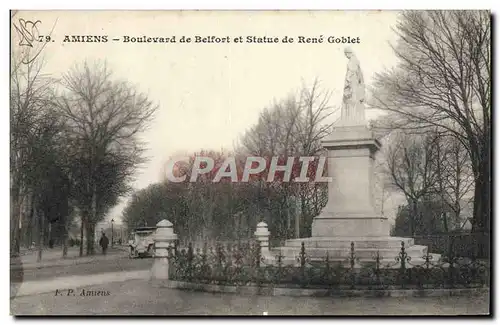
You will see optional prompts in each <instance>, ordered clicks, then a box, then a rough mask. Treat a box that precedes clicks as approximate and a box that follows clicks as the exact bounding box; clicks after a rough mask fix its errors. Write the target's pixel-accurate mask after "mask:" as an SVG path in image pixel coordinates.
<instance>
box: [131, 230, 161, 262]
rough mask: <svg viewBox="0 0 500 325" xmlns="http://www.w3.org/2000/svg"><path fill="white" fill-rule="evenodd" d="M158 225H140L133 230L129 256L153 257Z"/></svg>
mask: <svg viewBox="0 0 500 325" xmlns="http://www.w3.org/2000/svg"><path fill="white" fill-rule="evenodd" d="M155 231H156V227H139V228H135V230H134V231H133V232H132V234H131V236H132V239H130V240H129V258H136V257H153V255H154V238H153V236H154V234H155Z"/></svg>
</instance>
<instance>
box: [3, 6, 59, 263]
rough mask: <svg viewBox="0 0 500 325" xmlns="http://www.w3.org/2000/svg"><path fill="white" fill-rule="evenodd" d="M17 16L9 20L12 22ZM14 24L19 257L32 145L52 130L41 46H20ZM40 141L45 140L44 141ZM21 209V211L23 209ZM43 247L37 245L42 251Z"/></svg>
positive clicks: (13, 144) (14, 247) (14, 220)
mask: <svg viewBox="0 0 500 325" xmlns="http://www.w3.org/2000/svg"><path fill="white" fill-rule="evenodd" d="M15 17H16V12H13V13H12V15H11V19H12V21H13V22H14V18H15ZM16 28H17V27H16V24H15V22H14V23H13V24H12V25H11V29H12V31H13V33H12V38H11V49H12V50H11V56H10V58H11V66H10V68H11V70H10V105H9V107H10V150H11V155H10V172H11V173H10V177H11V187H10V197H11V211H10V214H11V220H10V221H11V223H10V224H11V247H10V251H11V254H13V255H17V254H19V249H20V241H21V227H22V224H21V221H22V220H23V219H25V218H23V216H22V211H27V210H30V208H29V207H27V205H31V204H33V202H32V201H30V200H29V198H30V197H31V196H32V195H35V193H34V189H33V188H32V187H33V186H34V184H35V183H37V182H38V180H35V179H34V178H35V177H36V176H40V173H35V172H34V166H35V165H36V164H37V163H38V162H37V159H38V158H40V157H37V156H35V155H34V153H33V147H32V146H33V144H34V142H36V141H38V140H40V139H41V138H39V137H38V136H39V135H40V133H44V132H45V131H47V130H49V129H51V127H52V126H53V125H52V124H53V122H54V120H53V119H52V117H51V114H52V111H51V110H50V101H51V96H52V92H51V83H52V80H51V78H50V77H49V76H47V75H44V74H43V73H42V69H43V66H44V60H43V56H42V55H41V53H42V50H43V46H41V47H40V46H36V45H35V46H24V45H23V46H21V45H20V39H19V37H20V35H18V34H17V33H15V30H16ZM43 139H47V138H46V137H44V138H43ZM23 207H24V208H23ZM41 245H42V243H41V242H39V249H40V250H41Z"/></svg>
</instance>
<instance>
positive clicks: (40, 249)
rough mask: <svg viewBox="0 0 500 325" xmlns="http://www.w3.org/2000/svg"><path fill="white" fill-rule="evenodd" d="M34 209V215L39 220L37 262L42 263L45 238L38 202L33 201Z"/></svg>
mask: <svg viewBox="0 0 500 325" xmlns="http://www.w3.org/2000/svg"><path fill="white" fill-rule="evenodd" d="M33 204H34V207H33V213H34V215H35V216H36V217H37V218H38V255H37V259H36V261H37V262H41V261H42V253H43V245H44V244H43V237H44V229H43V227H44V222H43V219H44V218H43V216H42V214H41V213H39V212H38V209H37V207H36V202H35V201H33Z"/></svg>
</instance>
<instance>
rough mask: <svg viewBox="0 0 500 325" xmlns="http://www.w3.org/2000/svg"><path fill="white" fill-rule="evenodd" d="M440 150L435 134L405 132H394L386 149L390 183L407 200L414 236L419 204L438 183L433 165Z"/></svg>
mask: <svg viewBox="0 0 500 325" xmlns="http://www.w3.org/2000/svg"><path fill="white" fill-rule="evenodd" d="M438 150H439V148H438V143H437V137H436V135H435V134H433V133H430V134H428V135H426V136H416V135H413V134H405V133H403V132H398V133H397V134H394V135H393V139H392V141H391V142H390V144H389V145H388V146H387V147H386V149H385V161H386V162H385V174H386V175H387V180H388V183H389V184H390V185H392V187H393V188H394V189H396V190H398V191H401V192H402V193H403V194H404V196H405V198H406V200H407V201H408V205H409V207H410V215H409V217H410V218H409V222H410V224H409V229H410V233H411V234H412V235H414V232H415V229H416V222H418V203H419V201H420V200H422V199H423V198H424V197H426V196H428V195H430V194H431V193H432V190H433V186H434V184H435V182H436V177H437V174H436V171H435V169H434V168H433V164H434V161H435V159H436V158H437V156H436V155H437V152H438Z"/></svg>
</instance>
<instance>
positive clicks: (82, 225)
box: [79, 214, 85, 257]
mask: <svg viewBox="0 0 500 325" xmlns="http://www.w3.org/2000/svg"><path fill="white" fill-rule="evenodd" d="M81 220H82V222H81V225H80V254H79V255H80V257H82V256H83V227H85V217H84V215H83V214H82V216H81Z"/></svg>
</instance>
